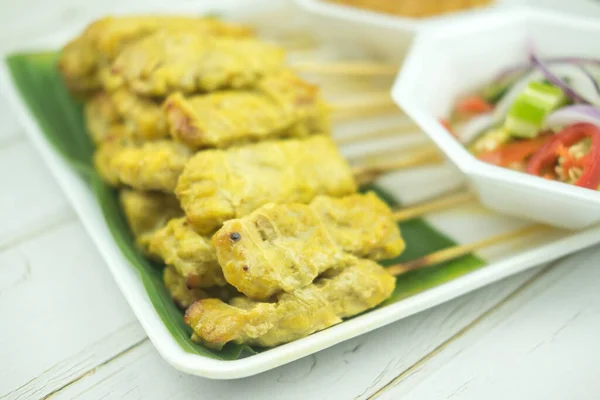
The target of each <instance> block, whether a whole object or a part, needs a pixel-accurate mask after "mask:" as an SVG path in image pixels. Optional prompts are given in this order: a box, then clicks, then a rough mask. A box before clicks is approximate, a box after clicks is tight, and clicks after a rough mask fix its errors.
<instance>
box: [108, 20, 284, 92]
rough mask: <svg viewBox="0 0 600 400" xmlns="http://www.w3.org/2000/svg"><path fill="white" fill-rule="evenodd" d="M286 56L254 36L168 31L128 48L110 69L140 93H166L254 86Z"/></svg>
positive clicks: (275, 68)
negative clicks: (220, 35)
mask: <svg viewBox="0 0 600 400" xmlns="http://www.w3.org/2000/svg"><path fill="white" fill-rule="evenodd" d="M284 58H285V54H284V51H283V49H281V48H279V47H277V46H274V45H271V44H269V43H266V42H262V41H259V40H257V39H254V38H227V37H216V36H208V35H206V34H204V33H203V32H198V31H197V30H193V29H167V30H159V31H157V32H155V33H153V34H151V35H148V36H147V37H145V38H144V39H141V40H139V41H138V42H136V43H134V44H132V45H130V46H128V47H127V48H125V49H124V50H123V51H122V52H121V53H120V54H119V56H118V57H117V58H116V59H115V60H114V62H113V63H112V65H111V69H110V70H111V74H112V76H113V77H115V78H118V79H119V80H120V81H121V83H122V84H123V85H124V86H127V87H128V88H130V89H131V90H133V91H134V92H136V93H139V94H142V95H147V96H165V95H167V94H169V93H171V92H174V91H179V92H183V93H196V92H209V91H214V90H218V89H224V88H234V89H235V88H242V87H248V86H252V85H255V84H256V82H258V81H259V80H260V79H262V78H263V77H265V76H267V75H269V74H271V73H273V72H275V71H276V70H278V69H280V68H281V67H282V65H283V61H284Z"/></svg>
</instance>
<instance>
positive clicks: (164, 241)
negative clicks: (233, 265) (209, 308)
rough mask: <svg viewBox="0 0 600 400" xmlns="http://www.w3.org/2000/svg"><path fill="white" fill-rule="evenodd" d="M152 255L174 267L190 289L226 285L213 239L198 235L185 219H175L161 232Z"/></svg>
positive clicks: (152, 246) (153, 239) (156, 234)
mask: <svg viewBox="0 0 600 400" xmlns="http://www.w3.org/2000/svg"><path fill="white" fill-rule="evenodd" d="M150 252H151V253H152V254H154V255H156V256H158V257H160V258H161V259H162V260H163V261H164V262H165V264H167V265H171V266H173V267H174V268H175V270H176V271H177V273H178V274H179V275H180V276H182V278H183V279H184V280H185V282H186V284H187V286H188V287H193V288H196V287H201V288H207V287H212V286H225V285H226V283H227V282H226V281H225V278H224V277H223V271H222V270H221V266H220V265H219V263H218V261H217V254H216V252H215V248H214V247H213V246H212V245H211V243H210V238H208V237H205V236H201V235H199V234H197V233H196V232H195V231H194V230H193V229H192V228H191V227H190V226H189V224H188V222H187V220H186V219H185V217H184V218H176V219H173V220H171V221H169V223H168V224H167V225H166V226H165V227H164V228H162V229H160V230H158V231H157V232H156V233H155V234H154V236H153V237H152V240H151V241H150Z"/></svg>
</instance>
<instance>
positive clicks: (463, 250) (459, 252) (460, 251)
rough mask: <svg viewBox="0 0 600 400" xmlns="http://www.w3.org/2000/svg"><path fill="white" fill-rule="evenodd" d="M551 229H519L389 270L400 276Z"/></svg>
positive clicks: (539, 226) (540, 226)
mask: <svg viewBox="0 0 600 400" xmlns="http://www.w3.org/2000/svg"><path fill="white" fill-rule="evenodd" d="M549 229H551V228H550V227H548V226H545V225H532V226H528V227H525V228H521V229H517V230H516V231H512V232H507V233H502V234H499V235H495V236H492V237H490V238H487V239H483V240H480V241H477V242H474V243H469V244H465V245H459V246H454V247H450V248H447V249H443V250H440V251H436V252H434V253H431V254H428V255H426V256H424V257H421V258H417V259H416V260H412V261H407V262H405V263H402V264H396V265H392V266H391V267H388V268H387V270H388V272H389V273H390V274H392V275H394V276H398V275H401V274H404V273H406V272H409V271H414V270H417V269H422V268H428V267H432V266H435V265H437V264H440V263H443V262H446V261H451V260H454V259H456V258H458V257H462V256H464V255H467V254H469V253H472V252H474V251H476V250H481V249H483V248H486V247H491V246H494V245H497V244H500V243H503V242H506V241H509V240H514V239H518V238H520V237H523V236H527V235H530V234H533V233H537V232H543V231H545V230H549Z"/></svg>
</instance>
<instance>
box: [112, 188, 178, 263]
mask: <svg viewBox="0 0 600 400" xmlns="http://www.w3.org/2000/svg"><path fill="white" fill-rule="evenodd" d="M119 200H120V202H121V207H122V208H123V212H124V214H125V218H126V219H127V223H128V225H129V228H130V229H131V232H132V233H133V236H134V237H135V239H136V243H137V245H138V247H139V248H140V249H142V251H143V252H144V253H145V254H148V248H149V245H150V239H151V238H152V237H153V235H154V232H156V231H157V230H158V229H160V228H162V227H163V226H165V225H166V224H167V222H168V221H169V220H170V219H172V218H176V217H179V216H181V215H182V214H183V212H182V211H181V207H179V202H178V201H177V199H176V198H175V196H173V195H170V194H165V193H157V192H140V191H136V190H131V189H123V190H121V191H120V192H119Z"/></svg>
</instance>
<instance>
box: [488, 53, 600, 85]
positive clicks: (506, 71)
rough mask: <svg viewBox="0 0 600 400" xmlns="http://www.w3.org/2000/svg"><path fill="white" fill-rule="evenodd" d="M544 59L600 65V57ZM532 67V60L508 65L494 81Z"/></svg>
mask: <svg viewBox="0 0 600 400" xmlns="http://www.w3.org/2000/svg"><path fill="white" fill-rule="evenodd" d="M542 61H543V62H544V63H545V64H547V65H554V64H565V63H567V64H575V65H584V64H592V65H600V59H595V58H586V57H553V58H545V59H543V60H542ZM531 68H533V64H532V63H531V61H529V62H526V63H521V64H517V65H514V66H512V67H508V68H506V69H504V70H502V71H500V73H498V75H496V77H495V78H494V79H493V81H494V82H495V81H499V80H502V79H504V78H506V77H508V76H509V75H512V74H516V73H518V72H523V73H525V72H527V71H528V70H530V69H531Z"/></svg>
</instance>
